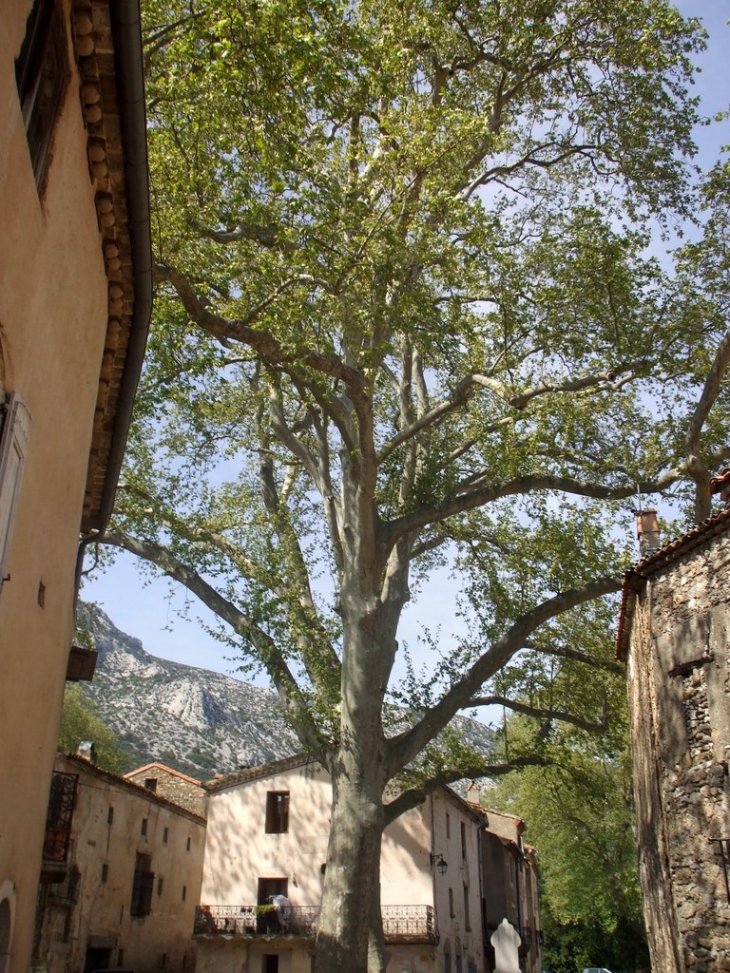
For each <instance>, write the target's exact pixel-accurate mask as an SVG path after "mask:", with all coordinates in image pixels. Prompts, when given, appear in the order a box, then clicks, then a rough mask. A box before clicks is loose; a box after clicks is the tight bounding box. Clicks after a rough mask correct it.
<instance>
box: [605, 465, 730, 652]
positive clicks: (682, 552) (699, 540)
mask: <svg viewBox="0 0 730 973" xmlns="http://www.w3.org/2000/svg"><path fill="white" fill-rule="evenodd" d="M716 479H719V478H716ZM727 479H729V480H730V475H728V477H727ZM727 530H730V507H726V508H725V509H724V510H721V511H720V512H719V513H718V514H716V515H715V516H714V517H709V518H708V519H707V520H704V521H703V522H702V523H701V524H698V525H697V526H696V527H693V528H692V530H689V531H687V533H686V534H682V536H681V537H677V538H675V540H673V541H670V542H669V543H668V544H665V545H664V547H662V548H660V550H658V551H655V552H654V553H653V554H649V555H648V556H647V557H645V558H642V560H641V561H639V562H638V564H636V565H634V567H633V568H631V569H630V570H629V571H627V572H626V573H625V574H624V582H623V587H622V589H621V607H620V608H619V615H618V632H617V635H616V658H617V659H619V660H621V661H625V660H626V655H627V652H628V648H629V645H628V642H629V631H630V629H631V620H632V618H633V616H634V609H635V606H636V596H637V594H638V593H639V592H640V591H641V590H642V589H643V587H644V584H645V583H646V581H647V579H648V578H650V577H651V576H652V575H654V574H656V573H657V572H658V571H661V570H663V569H664V568H667V567H669V566H670V565H671V564H673V563H674V562H675V561H678V560H679V559H680V558H682V557H685V556H686V555H687V554H690V553H691V552H692V551H694V550H695V549H696V548H698V547H701V546H702V545H703V544H706V543H707V542H708V541H710V540H712V538H713V537H717V536H718V534H724V533H725V531H727Z"/></svg>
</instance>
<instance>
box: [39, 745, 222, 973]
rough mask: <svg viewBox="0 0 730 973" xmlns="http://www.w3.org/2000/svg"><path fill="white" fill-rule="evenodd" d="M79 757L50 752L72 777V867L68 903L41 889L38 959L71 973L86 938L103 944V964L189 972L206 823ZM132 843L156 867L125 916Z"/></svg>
mask: <svg viewBox="0 0 730 973" xmlns="http://www.w3.org/2000/svg"><path fill="white" fill-rule="evenodd" d="M84 763H85V762H84V761H80V760H77V759H73V758H71V759H69V758H64V757H59V758H58V759H57V761H56V769H57V770H58V771H60V772H62V773H71V774H79V778H80V779H79V788H78V792H77V799H76V809H75V811H74V818H73V826H72V836H73V854H72V859H73V860H72V866H71V867H72V868H76V869H78V873H79V874H78V886H77V890H76V893H75V897H74V901H72V902H67V903H66V904H65V905H64V904H63V903H62V902H61V901H60V900H59V890H56V889H54V887H53V886H50V887H48V889H46V890H45V891H46V892H47V895H46V898H45V903H46V909H45V918H44V934H43V943H42V946H41V956H40V958H41V960H42V962H43V963H44V965H45V967H46V969H47V970H48V971H49V973H73V971H77V970H83V969H84V966H85V959H86V950H87V948H88V947H89V946H92V947H93V946H96V947H101V946H108V948H110V949H111V956H110V961H109V965H110V966H120V967H122V966H123V967H124V968H125V969H133V970H135V971H136V973H152V971H157V970H161V969H165V970H167V971H168V973H182V971H185V970H187V971H192V970H193V969H194V967H195V944H194V941H193V939H192V933H193V925H194V918H195V907H196V905H197V904H198V902H199V896H200V884H201V878H202V868H203V853H204V848H205V822H204V821H203V820H201V819H200V818H198V817H195V816H193V815H192V814H190V813H188V812H186V811H184V810H182V809H180V810H177V809H175V808H173V807H171V806H170V805H168V804H166V803H165V802H163V801H161V800H158V799H157V798H156V797H155V796H154V795H152V794H151V793H150V792H149V791H145V790H144V789H142V788H139V787H136V786H134V785H132V784H128V783H126V782H125V781H124V780H122V779H120V778H115V777H114V776H113V775H111V774H105V773H103V772H98V771H97V770H95V768H93V767H92V766H90V765H86V766H84ZM110 809H111V813H110ZM143 821H144V822H145V824H144V827H143V824H142V822H143ZM137 852H140V853H142V854H146V855H149V856H150V858H151V866H150V867H151V871H152V872H154V876H155V879H154V888H153V894H152V905H151V911H150V913H149V915H147V916H140V917H135V916H131V915H130V905H131V897H132V886H133V883H134V869H135V860H136V853H137ZM60 894H61V898H62V896H63V889H61V890H60ZM54 917H55V918H54ZM65 917H67V919H65ZM59 918H60V919H61V920H63V919H65V921H66V922H67V924H68V925H67V927H66V928H65V930H64V925H65V922H63V921H59ZM163 957H164V959H163Z"/></svg>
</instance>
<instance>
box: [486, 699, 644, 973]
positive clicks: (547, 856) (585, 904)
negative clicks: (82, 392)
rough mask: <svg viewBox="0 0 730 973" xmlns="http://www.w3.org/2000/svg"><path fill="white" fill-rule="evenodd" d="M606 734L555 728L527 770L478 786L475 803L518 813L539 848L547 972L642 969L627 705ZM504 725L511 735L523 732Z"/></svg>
mask: <svg viewBox="0 0 730 973" xmlns="http://www.w3.org/2000/svg"><path fill="white" fill-rule="evenodd" d="M613 715H614V719H613V721H612V724H611V726H610V727H607V730H606V732H604V733H602V734H586V733H585V732H584V731H582V730H578V729H576V728H575V727H565V726H563V727H562V728H561V729H558V730H557V732H555V733H554V734H553V736H552V739H551V740H550V742H549V744H547V746H548V748H549V750H550V751H551V754H552V758H553V759H552V760H551V762H550V764H548V765H547V766H545V767H527V768H525V769H524V770H522V771H520V772H518V773H515V774H510V775H508V776H506V777H503V778H501V779H500V780H499V782H498V783H497V785H496V787H494V788H490V789H487V790H483V791H482V801H484V802H486V803H487V804H488V805H489V806H490V807H497V808H501V809H503V810H506V811H509V812H511V813H513V814H518V815H519V816H520V817H522V818H524V819H525V821H526V822H527V834H526V840H527V841H528V843H529V844H531V845H534V846H535V847H536V848H537V849H538V856H539V864H540V874H541V893H542V894H541V900H540V909H541V921H542V929H543V933H544V936H545V941H544V954H543V964H544V966H546V967H549V968H550V969H551V970H552V971H554V973H573V971H574V970H576V969H582V968H584V967H588V966H595V965H596V964H597V963H603V964H606V963H607V964H609V966H610V967H611V968H614V967H615V968H617V969H638V968H640V967H644V966H648V962H649V954H648V947H647V942H646V935H645V933H644V917H643V910H642V905H641V894H640V890H639V875H638V859H637V853H636V847H635V844H634V831H633V822H634V812H633V798H632V791H631V755H630V750H629V741H628V727H627V720H626V701H625V698H624V700H623V707H622V706H621V700H620V698H617V699H616V706H615V709H614V714H613ZM522 722H523V718H522V717H513V718H512V720H510V721H509V722H508V731H509V733H510V734H511V735H514V737H516V739H517V740H519V738H520V737H521V736H522V735H523V734H525V733H527V736H528V739H529V737H530V731H529V729H527V728H526V727H524V726H523V725H522Z"/></svg>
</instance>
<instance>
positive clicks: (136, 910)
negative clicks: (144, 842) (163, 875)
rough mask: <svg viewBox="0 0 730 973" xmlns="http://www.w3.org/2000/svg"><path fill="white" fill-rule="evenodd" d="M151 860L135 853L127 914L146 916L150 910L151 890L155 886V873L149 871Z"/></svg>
mask: <svg viewBox="0 0 730 973" xmlns="http://www.w3.org/2000/svg"><path fill="white" fill-rule="evenodd" d="M151 868H152V859H151V858H150V856H149V855H143V854H141V853H140V852H137V857H136V859H135V863H134V884H133V885H132V902H131V905H130V907H129V914H130V915H132V916H137V917H139V916H148V915H149V914H150V911H151V909H152V890H153V889H154V886H155V873H154V872H153V871H151Z"/></svg>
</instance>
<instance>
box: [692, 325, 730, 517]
mask: <svg viewBox="0 0 730 973" xmlns="http://www.w3.org/2000/svg"><path fill="white" fill-rule="evenodd" d="M729 364H730V331H728V332H727V333H726V334H725V336H724V337H723V338H722V340H721V341H720V344H719V345H718V347H717V351H716V352H715V357H714V359H713V361H712V365H711V366H710V370H709V372H708V373H707V378H706V379H705V384H704V385H703V386H702V392H701V393H700V397H699V399H698V400H697V405H696V406H695V409H694V412H693V413H692V416H691V418H690V422H689V428H688V430H687V472H688V473H689V475H690V476H691V477H692V479H693V480H694V482H695V487H696V492H695V521H696V522H697V523H698V524H699V523H701V522H702V521H703V520H707V518H708V517H709V516H710V514H711V513H712V501H711V494H710V479H711V473H710V471H709V470H708V469H707V467H706V466H705V464H704V463H703V461H702V455H701V453H702V450H701V446H700V436H701V434H702V428H703V426H704V424H705V422H706V421H707V417H708V415H709V414H710V409H712V407H713V405H714V404H715V402H716V401H717V397H718V395H719V394H720V388H721V385H722V380H723V378H724V376H725V372H726V371H727V367H728V365H729Z"/></svg>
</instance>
